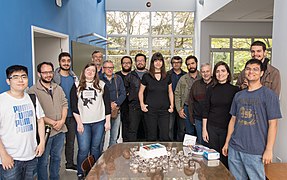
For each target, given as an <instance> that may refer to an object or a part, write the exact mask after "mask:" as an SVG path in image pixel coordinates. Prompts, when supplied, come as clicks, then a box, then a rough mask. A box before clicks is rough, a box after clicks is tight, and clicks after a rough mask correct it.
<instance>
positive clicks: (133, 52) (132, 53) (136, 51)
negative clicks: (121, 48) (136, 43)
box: [130, 49, 148, 56]
mask: <svg viewBox="0 0 287 180" xmlns="http://www.w3.org/2000/svg"><path fill="white" fill-rule="evenodd" d="M138 53H141V54H144V55H148V51H146V50H141V49H138V50H130V55H131V56H135V55H137V54H138Z"/></svg>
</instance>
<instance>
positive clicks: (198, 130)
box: [194, 119, 204, 145]
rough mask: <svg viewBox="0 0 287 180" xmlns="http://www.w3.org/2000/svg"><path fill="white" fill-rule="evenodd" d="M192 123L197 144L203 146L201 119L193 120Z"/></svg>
mask: <svg viewBox="0 0 287 180" xmlns="http://www.w3.org/2000/svg"><path fill="white" fill-rule="evenodd" d="M194 122H195V129H196V134H197V143H199V144H202V145H204V141H203V139H202V119H201V120H200V119H194Z"/></svg>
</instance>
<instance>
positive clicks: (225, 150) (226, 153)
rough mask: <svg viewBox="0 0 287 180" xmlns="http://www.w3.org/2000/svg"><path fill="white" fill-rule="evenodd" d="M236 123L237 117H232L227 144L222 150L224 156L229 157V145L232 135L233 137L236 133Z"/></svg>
mask: <svg viewBox="0 0 287 180" xmlns="http://www.w3.org/2000/svg"><path fill="white" fill-rule="evenodd" d="M235 122H236V116H232V117H231V119H230V121H229V124H228V131H227V136H226V139H225V144H224V146H223V148H222V154H223V155H224V156H227V155H228V144H229V141H230V138H231V135H232V133H233V131H234V125H235Z"/></svg>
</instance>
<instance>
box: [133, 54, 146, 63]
mask: <svg viewBox="0 0 287 180" xmlns="http://www.w3.org/2000/svg"><path fill="white" fill-rule="evenodd" d="M139 56H143V57H144V61H145V62H146V55H144V54H142V53H138V54H137V55H136V56H135V62H137V57H139Z"/></svg>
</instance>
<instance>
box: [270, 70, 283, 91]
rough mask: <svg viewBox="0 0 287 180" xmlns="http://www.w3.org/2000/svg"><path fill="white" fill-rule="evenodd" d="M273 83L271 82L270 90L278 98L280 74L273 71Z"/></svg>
mask: <svg viewBox="0 0 287 180" xmlns="http://www.w3.org/2000/svg"><path fill="white" fill-rule="evenodd" d="M273 80H275V81H273V82H272V87H271V89H272V90H273V91H275V93H276V94H277V95H278V97H279V96H280V91H281V77H280V72H279V71H278V70H277V71H274V77H273Z"/></svg>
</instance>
